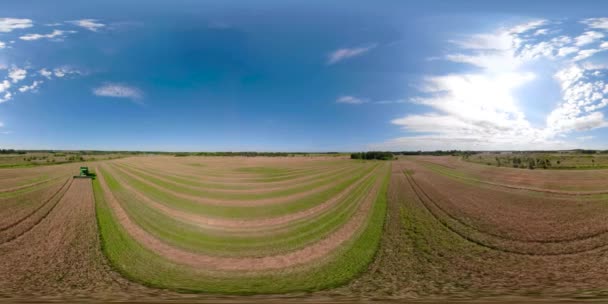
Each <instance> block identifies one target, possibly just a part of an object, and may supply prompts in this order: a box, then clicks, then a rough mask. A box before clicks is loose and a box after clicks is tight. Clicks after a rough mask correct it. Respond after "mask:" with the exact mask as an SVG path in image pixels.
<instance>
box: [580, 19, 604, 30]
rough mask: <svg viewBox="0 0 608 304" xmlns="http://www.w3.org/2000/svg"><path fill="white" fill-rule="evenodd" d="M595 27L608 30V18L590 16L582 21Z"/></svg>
mask: <svg viewBox="0 0 608 304" xmlns="http://www.w3.org/2000/svg"><path fill="white" fill-rule="evenodd" d="M581 23H584V24H586V25H587V26H589V27H590V28H593V29H601V30H608V18H589V19H585V20H583V21H581Z"/></svg>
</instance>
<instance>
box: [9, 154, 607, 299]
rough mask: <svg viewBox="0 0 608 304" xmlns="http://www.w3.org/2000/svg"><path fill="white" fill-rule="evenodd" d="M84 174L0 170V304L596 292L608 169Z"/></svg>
mask: <svg viewBox="0 0 608 304" xmlns="http://www.w3.org/2000/svg"><path fill="white" fill-rule="evenodd" d="M78 166H79V165H78V164H66V165H57V166H44V167H37V168H21V169H16V168H15V169H0V176H1V177H2V179H1V181H0V184H1V185H2V189H1V190H0V201H1V205H0V214H1V215H2V217H1V218H0V220H1V221H0V223H1V224H2V226H1V227H0V257H1V258H0V297H2V298H6V299H15V298H20V297H29V298H38V299H42V300H45V299H47V300H52V299H62V300H70V299H72V300H73V299H85V298H86V299H98V300H104V299H105V300H107V299H113V300H116V299H121V300H129V299H130V300H136V299H137V300H142V299H148V300H150V299H154V300H161V299H164V300H176V299H181V300H184V299H188V300H197V301H204V300H209V299H215V300H218V299H219V298H217V297H218V296H219V295H233V296H238V297H236V298H228V299H229V300H230V301H233V300H234V301H249V300H254V301H256V300H260V299H264V300H278V301H286V300H288V299H292V298H293V297H294V296H296V295H297V298H296V299H302V297H304V298H307V299H309V300H315V301H328V300H329V301H338V300H344V299H350V300H352V299H385V300H391V299H393V300H399V299H401V300H402V299H408V300H429V299H435V300H437V299H471V298H478V299H484V300H485V299H491V300H500V301H502V300H505V299H512V297H514V296H515V297H525V298H526V299H528V298H530V297H538V296H543V297H555V298H572V297H576V298H578V297H599V296H606V286H608V268H606V267H604V266H603V265H604V264H605V262H608V252H607V250H608V207H606V203H605V202H606V199H608V186H606V185H605V182H604V178H605V176H606V175H608V171H604V170H594V171H591V170H585V171H574V170H568V171H560V170H552V171H540V170H536V171H533V170H522V169H511V168H496V167H488V166H485V165H480V164H474V163H469V162H466V161H463V160H461V159H459V158H456V157H406V158H401V159H398V160H393V161H363V160H350V159H345V158H342V157H173V156H148V157H129V158H124V159H117V160H109V161H100V162H94V163H90V164H89V167H90V168H91V169H92V171H94V172H95V173H96V178H94V179H73V178H72V175H73V173H74V172H76V171H77V169H78ZM566 177H567V178H566ZM560 185H564V186H563V187H562V186H560ZM270 294H271V295H272V296H268V295H270ZM279 294H286V295H288V297H289V298H284V297H281V296H278V295H279ZM247 295H257V296H256V297H254V298H247V297H243V296H247ZM264 295H266V296H264Z"/></svg>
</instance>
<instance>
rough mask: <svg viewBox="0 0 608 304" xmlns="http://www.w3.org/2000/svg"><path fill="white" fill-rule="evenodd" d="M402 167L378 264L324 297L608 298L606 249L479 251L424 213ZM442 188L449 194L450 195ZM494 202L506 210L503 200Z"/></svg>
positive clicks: (396, 170)
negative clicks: (563, 252)
mask: <svg viewBox="0 0 608 304" xmlns="http://www.w3.org/2000/svg"><path fill="white" fill-rule="evenodd" d="M407 169H411V166H410V165H409V164H407V163H405V162H395V163H394V164H393V170H392V177H391V183H390V185H389V201H388V203H389V205H388V207H389V210H388V215H387V223H386V226H385V234H384V237H383V240H382V243H381V246H380V251H379V253H378V256H377V258H376V261H375V262H374V263H373V264H372V265H371V267H370V268H369V271H368V272H367V273H365V274H364V275H362V276H361V277H360V278H358V279H356V280H354V281H353V282H351V283H350V284H349V285H348V286H346V287H342V288H338V289H336V290H332V291H327V292H324V293H322V294H327V295H332V296H335V295H350V296H353V295H354V296H357V297H361V298H389V299H410V300H414V299H416V300H419V299H425V300H434V301H441V302H443V301H446V299H451V300H455V299H484V298H485V299H498V300H500V299H501V298H500V297H501V296H520V297H527V298H519V300H516V301H522V299H526V301H534V300H536V299H539V298H545V299H547V298H548V299H553V300H555V299H558V298H564V297H570V298H571V297H579V299H580V298H584V297H590V298H594V297H606V296H607V295H608V293H607V292H606V289H605V288H606V282H607V281H608V266H605V265H608V264H606V262H608V249H598V250H594V251H589V252H584V253H579V254H572V255H558V256H531V255H521V254H514V253H510V252H505V251H502V250H495V249H491V248H487V247H484V246H480V245H479V244H477V243H476V242H473V241H471V240H469V239H467V235H461V234H459V233H455V232H454V231H452V230H450V229H449V228H448V227H446V226H445V225H444V224H443V223H441V222H440V221H439V220H438V219H437V218H436V217H435V216H434V215H433V214H432V212H430V210H429V208H428V202H425V201H424V200H425V198H424V197H422V198H421V197H420V195H419V194H420V192H417V191H416V190H415V189H414V187H415V186H414V185H413V184H412V183H411V182H410V181H408V177H407V176H406V175H405V174H403V171H404V170H407ZM417 174H418V172H415V173H414V174H413V176H416V175H417ZM441 190H442V191H443V192H444V193H449V192H450V191H449V190H451V189H450V188H442V189H441ZM454 196H455V195H454ZM493 203H494V205H500V204H506V205H509V201H502V200H494V201H493ZM486 215H489V213H488V214H486ZM519 221H524V220H523V219H520V220H519ZM516 299H517V298H516Z"/></svg>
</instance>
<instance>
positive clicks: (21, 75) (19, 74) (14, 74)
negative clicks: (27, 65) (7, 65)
mask: <svg viewBox="0 0 608 304" xmlns="http://www.w3.org/2000/svg"><path fill="white" fill-rule="evenodd" d="M26 76H27V71H26V70H25V69H20V68H15V67H14V68H12V69H11V70H10V71H9V72H8V78H10V79H12V80H13V83H17V82H19V81H21V80H23V79H25V77H26Z"/></svg>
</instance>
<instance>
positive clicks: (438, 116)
mask: <svg viewBox="0 0 608 304" xmlns="http://www.w3.org/2000/svg"><path fill="white" fill-rule="evenodd" d="M604 22H605V25H606V27H605V29H606V30H608V19H606V20H601V22H600V20H594V21H593V22H591V21H586V24H588V25H589V26H590V27H591V28H600V26H603V25H604ZM556 25H560V24H559V23H549V22H547V21H543V20H537V21H533V22H528V23H524V24H522V25H518V26H515V27H512V28H500V29H498V30H497V31H495V32H491V33H482V34H475V35H470V36H468V37H465V38H462V39H458V40H456V41H451V42H452V43H453V44H454V45H456V46H457V47H458V50H457V51H453V52H450V53H448V54H446V55H445V56H444V57H443V58H444V59H446V60H449V61H453V62H459V63H465V64H469V65H473V66H476V67H477V68H478V69H477V70H476V71H475V72H461V73H452V74H448V75H442V76H426V77H424V78H423V79H422V82H421V84H420V85H419V86H418V88H419V89H420V91H421V95H422V96H420V97H416V98H413V99H412V102H415V103H417V104H419V105H421V106H424V107H426V108H427V109H428V110H427V111H426V112H422V113H419V112H418V113H411V114H408V115H405V116H402V117H398V118H395V119H393V120H392V121H391V123H392V124H394V125H396V126H400V127H401V128H403V129H404V131H407V132H411V133H413V135H410V136H404V137H400V138H394V139H391V140H388V141H386V142H384V143H379V144H375V145H372V146H370V147H371V148H373V149H391V150H402V149H403V150H407V149H411V150H419V149H429V150H430V149H479V150H482V149H558V148H559V149H562V148H572V147H576V142H571V141H568V140H565V139H566V138H571V139H574V138H576V137H568V135H569V134H576V132H582V131H585V130H590V129H596V128H605V127H608V122H607V121H606V117H605V116H604V114H603V112H602V111H601V109H604V108H606V107H608V81H605V80H604V78H605V76H606V75H608V66H605V65H600V64H597V63H595V62H596V61H595V62H594V61H592V60H593V58H594V55H596V54H597V53H599V52H602V51H605V50H608V42H605V41H602V42H600V43H599V46H598V42H599V41H601V39H602V38H604V36H605V35H604V34H603V33H601V32H596V31H589V30H588V31H585V32H583V33H581V34H579V35H575V36H568V35H560V36H556V33H559V32H560V30H559V29H555V28H554V27H555V26H556ZM540 26H543V28H542V29H539V28H538V27H540ZM590 45H592V47H589V46H590ZM539 61H542V62H543V65H541V66H543V68H540V69H538V62H539ZM547 66H549V67H551V68H547ZM552 69H555V70H557V72H555V73H554V75H553V77H554V79H555V80H556V81H557V83H558V84H559V85H560V88H561V95H562V99H561V100H560V101H559V102H558V103H557V105H556V106H555V108H553V109H551V110H549V111H548V112H547V114H546V115H547V116H546V119H545V122H544V123H545V125H544V126H543V125H538V123H537V124H532V123H530V121H529V120H528V119H527V118H526V115H525V111H524V109H525V106H526V104H525V100H521V99H520V98H521V96H520V95H518V94H517V90H518V88H520V87H522V86H523V85H526V84H529V83H532V82H533V81H534V80H535V79H537V78H538V77H539V75H540V76H544V74H546V71H550V70H552ZM522 106H523V107H522ZM541 123H542V122H541ZM573 143H574V144H573Z"/></svg>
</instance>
